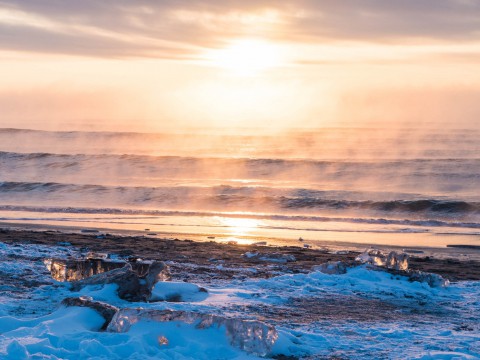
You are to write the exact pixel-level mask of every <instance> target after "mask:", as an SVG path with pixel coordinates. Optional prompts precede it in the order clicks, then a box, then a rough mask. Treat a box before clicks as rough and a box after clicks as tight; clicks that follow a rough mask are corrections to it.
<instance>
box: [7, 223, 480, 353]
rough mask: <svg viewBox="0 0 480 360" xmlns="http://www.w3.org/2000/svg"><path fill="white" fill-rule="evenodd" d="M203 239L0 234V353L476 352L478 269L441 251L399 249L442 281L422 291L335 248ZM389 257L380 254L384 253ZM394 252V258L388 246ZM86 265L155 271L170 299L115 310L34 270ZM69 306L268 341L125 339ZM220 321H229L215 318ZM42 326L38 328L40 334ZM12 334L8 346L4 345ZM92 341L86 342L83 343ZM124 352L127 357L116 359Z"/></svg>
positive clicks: (121, 304)
mask: <svg viewBox="0 0 480 360" xmlns="http://www.w3.org/2000/svg"><path fill="white" fill-rule="evenodd" d="M82 230H83V231H82ZM214 240H215V239H208V238H207V239H206V240H204V241H193V240H189V239H178V238H161V237H157V236H154V235H152V234H150V235H147V234H143V235H135V236H132V235H126V234H122V235H118V234H116V235H112V234H110V233H107V232H101V231H98V230H93V229H81V230H80V229H77V230H73V229H70V230H69V231H64V230H63V231H59V230H58V229H52V230H46V231H45V230H43V231H41V230H38V229H37V230H28V229H19V228H9V227H3V228H2V229H1V230H0V260H1V261H0V289H2V292H1V293H0V294H1V296H0V304H2V305H1V306H0V353H3V355H2V356H5V357H6V358H12V359H14V358H20V357H21V356H27V357H28V356H31V355H35V354H37V356H44V357H48V356H57V357H61V358H62V357H63V358H72V359H73V358H75V359H77V358H78V359H81V358H85V357H93V358H95V356H97V357H98V358H102V356H104V357H106V358H118V357H119V356H142V357H144V358H152V359H153V358H158V357H160V358H171V357H174V356H183V357H185V358H190V357H192V356H193V357H195V358H197V359H208V358H212V357H214V358H224V356H225V354H228V357H229V358H232V359H260V357H261V358H264V357H267V358H274V359H324V358H328V359H334V358H335V359H336V358H364V357H372V356H373V357H376V358H381V359H383V358H385V359H389V358H392V356H391V355H392V354H391V353H390V349H391V348H392V346H394V344H396V346H398V344H401V346H402V348H403V350H402V354H405V353H406V352H408V353H409V354H411V357H412V358H424V357H425V356H434V355H432V354H437V355H440V356H451V354H452V350H446V349H452V346H454V349H455V353H458V354H462V356H476V355H477V354H479V351H480V349H479V348H477V347H476V346H475V345H474V342H472V341H473V338H475V336H476V334H478V331H479V330H480V329H479V328H478V322H477V321H476V315H475V313H476V310H475V309H476V308H477V303H476V301H477V300H475V299H477V298H478V294H479V291H480V288H479V287H478V284H479V280H480V270H479V268H480V267H479V262H478V261H476V260H472V259H459V258H458V257H456V258H452V257H450V258H449V257H448V256H445V254H443V256H441V257H439V258H435V257H433V256H429V255H426V254H425V253H424V252H422V251H425V249H424V250H419V249H409V250H410V251H411V252H413V253H411V254H410V256H409V259H408V265H409V269H410V270H409V271H411V272H412V273H413V274H415V273H419V274H424V273H433V274H437V275H440V276H441V277H440V278H439V279H444V280H442V281H445V280H449V281H447V282H446V283H443V282H442V283H438V282H434V283H426V282H423V280H419V279H416V280H414V279H413V278H411V279H410V280H409V278H408V277H406V276H407V273H405V272H402V271H400V272H399V271H396V270H393V269H392V270H389V269H386V268H382V267H377V266H373V267H372V266H371V265H362V263H361V262H359V260H358V259H359V255H361V252H359V251H355V250H351V249H347V248H345V249H343V250H338V247H337V248H336V249H335V250H334V249H330V250H329V249H328V248H327V247H325V248H321V249H320V248H317V249H311V248H304V247H303V246H268V245H265V243H263V242H262V243H260V244H256V245H252V244H249V245H246V244H238V243H233V242H230V243H224V242H223V243H222V242H215V241H214ZM391 250H392V249H391V248H390V249H389V248H388V247H384V248H383V249H382V251H383V252H384V253H388V252H389V251H391ZM396 251H398V252H399V253H400V252H401V250H400V249H398V248H397V249H396ZM89 257H90V258H91V257H93V258H95V257H98V258H99V259H100V258H101V259H107V260H95V261H113V262H114V263H117V262H119V261H120V262H124V261H134V262H138V261H141V262H145V263H151V262H152V261H160V262H161V263H165V264H167V265H168V269H169V270H168V271H169V274H170V277H169V279H168V281H163V282H159V283H157V285H155V287H154V289H153V294H157V295H156V296H160V294H166V295H162V296H168V299H170V300H168V299H167V300H156V301H147V302H143V301H140V302H138V300H137V302H131V301H126V300H124V299H122V298H119V295H118V294H117V292H116V291H117V290H116V289H117V285H115V284H109V283H97V285H94V286H86V287H84V288H81V289H80V290H79V289H76V290H75V289H73V288H70V285H69V283H68V282H59V281H56V280H54V279H53V278H52V276H53V275H52V276H51V275H50V272H49V271H48V269H47V266H46V264H47V263H49V262H50V261H52V259H57V260H56V261H57V262H58V261H60V262H61V261H77V260H78V259H88V258H89ZM62 259H64V260H62ZM75 259H77V260H75ZM108 259H112V260H108ZM81 261H88V260H81ZM325 263H328V264H345V265H341V266H340V269H342V267H343V266H346V270H341V271H340V272H338V273H335V272H332V273H330V272H328V271H327V272H326V273H324V272H323V271H325V270H322V266H321V264H325ZM335 266H336V265H335ZM437 275H434V276H437ZM433 279H435V278H433ZM425 281H426V280H425ZM435 281H436V280H435ZM441 284H444V285H441ZM445 284H446V285H445ZM118 286H121V284H118ZM168 294H170V295H168ZM72 297H73V298H76V299H79V300H75V301H77V302H78V301H87V302H88V301H93V302H95V303H98V304H100V305H95V306H97V307H98V306H100V307H101V306H107V305H101V304H108V306H114V307H115V309H117V310H114V311H117V312H118V311H120V310H118V309H124V310H122V311H127V312H128V311H137V312H138V311H139V310H129V309H144V310H142V311H144V312H146V314H153V313H154V312H157V313H158V312H160V313H161V314H164V313H165V311H167V313H166V314H167V315H168V314H178V315H168V316H179V317H185V316H187V315H186V314H192V315H188V316H190V317H192V316H200V315H198V314H205V315H202V316H210V317H211V316H214V319H219V320H215V321H247V322H246V323H245V324H250V325H252V326H254V325H253V324H257V323H255V322H259V323H258V324H259V325H258V326H268V327H270V329H271V330H269V331H273V333H272V334H275V336H274V337H273V338H272V339H270V340H269V341H267V342H264V341H266V340H265V339H263V340H261V341H260V339H262V338H257V339H256V340H255V343H256V344H257V345H255V347H243V345H242V346H240V347H238V346H235V345H232V344H234V343H235V342H232V340H231V338H230V340H228V339H229V336H231V335H228V336H227V338H226V339H224V336H225V333H224V330H222V329H223V327H222V326H220V325H219V326H220V327H219V328H218V330H215V333H214V334H213V333H212V331H213V329H212V330H201V328H200V329H199V328H198V327H197V328H190V327H189V326H190V325H188V324H189V322H188V321H190V320H186V321H187V322H186V323H182V321H180V322H177V324H178V325H176V326H177V328H176V330H175V331H173V332H172V330H169V328H168V326H169V325H168V322H167V323H165V322H160V323H155V322H154V323H151V321H149V320H148V319H145V320H144V321H142V320H140V322H139V323H138V324H137V325H135V326H134V327H133V328H132V329H131V330H129V331H128V332H127V334H128V336H127V337H125V336H124V335H127V334H116V333H115V331H113V330H109V331H106V332H105V331H102V330H101V329H100V327H101V324H102V323H103V322H104V320H102V321H100V320H99V319H98V313H97V310H93V308H92V309H90V308H88V306H87V305H81V306H80V307H78V305H77V306H75V305H74V306H73V307H66V306H65V305H62V304H64V300H65V299H67V298H72ZM89 299H91V300H89ZM172 311H173V313H172ZM160 313H158V314H160ZM195 314H197V315H195ZM145 316H147V315H145ZM224 317H225V319H231V320H222V319H224ZM109 321H111V322H113V321H114V320H109ZM252 321H253V323H252ZM19 322H20V323H19ZM15 324H17V325H15ZM19 324H23V325H22V326H21V327H19ZM46 324H49V325H46ZM66 324H69V325H67V326H65V325H66ZM154 324H156V325H154ZM194 324H195V321H194ZM239 324H240V323H239ZM260 324H265V325H260ZM250 325H249V326H250ZM45 326H48V328H49V329H50V330H48V331H47V332H45V330H44V329H45ZM236 326H240V328H241V326H243V325H236ZM255 326H257V325H255ZM110 327H111V326H110ZM70 328H71V330H70ZM227 329H228V327H227ZM179 330H180V331H179ZM112 331H113V332H112ZM445 331H448V334H446V333H445ZM158 334H164V335H162V336H164V337H162V340H161V341H160V340H159V343H156V342H155V343H153V342H151V341H149V340H148V339H149V338H151V337H156V336H157V335H158ZM174 334H177V335H174ZM187 334H190V335H187ZM227 334H228V332H227ZM188 336H194V337H195V339H198V341H200V342H199V343H197V341H196V340H195V341H194V342H193V343H194V344H197V345H196V348H195V349H196V350H191V349H189V348H188V347H184V345H185V344H187V343H191V341H192V338H189V337H188ZM238 336H240V335H238ZM272 336H273V335H272ZM12 337H13V338H15V339H18V341H19V342H13V343H12V342H10V341H9V339H11V338H12ZM365 337H368V338H369V344H370V345H369V346H368V347H365V345H364V344H365ZM27 339H35V340H34V341H33V342H29V341H27ZM92 339H96V340H94V342H93V343H92V342H91V341H92ZM159 339H160V336H159ZM214 339H216V340H214ZM222 339H224V340H222ZM212 341H213V342H212ZM87 342H88V343H89V344H90V345H89V346H86V343H87ZM165 343H166V344H167V345H162V344H165ZM7 344H9V345H8V346H7ZM12 344H13V345H12ZM260 344H262V345H260ZM447 344H448V345H447ZM127 348H128V349H129V350H128V351H126V350H121V349H127ZM432 349H437V350H432ZM125 351H126V352H125ZM203 351H206V353H205V355H203V353H202V352H203ZM42 354H43V355H42ZM99 354H103V355H99ZM120 354H123V355H120ZM19 356H20V357H19ZM259 356H260V357H259ZM435 356H436V355H435Z"/></svg>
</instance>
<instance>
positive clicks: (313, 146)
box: [0, 125, 480, 247]
mask: <svg viewBox="0 0 480 360" xmlns="http://www.w3.org/2000/svg"><path fill="white" fill-rule="evenodd" d="M479 138H480V129H475V128H474V129H471V128H470V129H452V128H448V129H447V128H437V127H435V126H434V125H431V126H429V127H423V128H422V129H421V130H420V129H415V128H413V127H411V128H408V127H403V128H398V129H390V128H388V127H387V126H383V127H382V126H381V125H377V126H375V127H373V126H372V127H359V128H355V127H338V128H333V127H332V128H320V129H289V130H288V131H287V130H285V131H281V132H280V131H278V132H275V133H271V132H268V131H266V130H261V129H260V130H259V129H236V130H229V131H221V130H218V129H217V130H215V129H190V130H188V129H185V130H182V131H166V132H160V133H135V132H131V133H127V132H95V131H41V130H31V129H11V128H3V129H0V226H1V223H4V224H6V223H8V224H12V223H13V224H18V226H26V225H27V224H29V225H32V224H34V225H36V226H39V227H45V228H49V227H52V226H54V227H67V228H77V229H78V228H81V229H102V230H109V231H130V232H140V233H145V232H148V233H149V234H152V233H155V234H157V235H165V236H175V237H184V238H187V237H189V238H194V239H198V240H212V239H215V240H217V241H237V242H240V243H251V242H255V241H259V240H265V239H267V240H268V241H269V242H271V243H282V244H291V245H298V244H299V240H300V241H302V242H303V243H304V244H307V245H306V246H316V245H318V244H320V243H325V242H329V243H331V244H332V245H333V244H340V243H344V242H347V243H361V244H369V243H373V244H376V243H377V244H387V245H399V246H426V247H428V246H446V245H454V244H455V245H480V191H479V189H480V141H478V139H479ZM146 229H147V230H146Z"/></svg>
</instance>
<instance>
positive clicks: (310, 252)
mask: <svg viewBox="0 0 480 360" xmlns="http://www.w3.org/2000/svg"><path fill="white" fill-rule="evenodd" d="M0 242H4V243H8V244H15V243H32V244H43V245H54V246H57V245H66V246H74V247H76V248H80V249H81V250H82V251H85V252H87V251H94V252H102V253H109V254H118V255H120V256H132V257H138V258H142V259H152V260H161V261H168V262H170V266H171V268H172V275H173V278H174V279H176V280H183V281H196V282H201V283H209V282H210V281H215V280H216V281H218V280H222V279H224V280H229V279H232V278H245V277H271V276H276V275H279V274H285V273H301V272H309V271H311V269H312V267H313V266H315V265H319V264H321V263H324V262H327V261H344V262H352V261H353V260H354V259H355V257H356V256H357V255H358V254H359V252H358V251H348V250H346V251H340V252H339V251H329V250H326V249H308V248H302V247H297V246H280V247H274V246H257V245H240V244H226V243H218V242H214V241H207V242H197V241H192V240H179V239H164V238H156V237H151V236H118V235H110V234H101V235H99V234H98V233H85V234H84V233H65V232H60V231H31V230H15V229H6V228H4V229H0ZM69 244H70V245H69ZM246 252H259V253H261V254H265V255H269V254H280V255H281V256H288V255H292V256H294V258H295V261H289V262H284V263H282V262H272V261H263V260H260V259H258V257H252V258H248V257H246V256H244V254H245V253H246ZM410 268H411V269H414V270H421V271H426V272H433V273H436V274H439V275H442V276H443V277H445V278H447V279H449V280H450V281H461V280H480V262H479V261H476V260H461V259H455V258H435V257H431V256H425V255H424V254H414V255H411V257H410ZM252 269H254V271H252Z"/></svg>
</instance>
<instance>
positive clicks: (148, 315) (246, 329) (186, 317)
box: [107, 308, 278, 356]
mask: <svg viewBox="0 0 480 360" xmlns="http://www.w3.org/2000/svg"><path fill="white" fill-rule="evenodd" d="M139 321H149V322H152V321H157V322H168V321H178V322H183V323H186V324H195V327H196V328H197V329H207V328H212V327H216V328H220V327H222V328H225V333H226V336H227V338H228V339H229V341H230V344H231V345H233V346H235V347H237V348H239V349H241V350H244V351H246V352H248V353H251V354H254V355H257V356H265V355H267V354H268V353H269V352H270V350H271V349H272V346H273V344H274V343H275V342H276V340H277V339H278V333H277V331H276V330H275V328H274V327H273V326H271V325H267V324H265V323H263V322H260V321H253V320H241V319H231V318H226V317H222V316H217V315H211V314H201V313H196V312H189V311H172V310H155V309H142V308H138V309H128V308H127V309H121V310H120V311H118V312H117V313H116V314H115V316H114V317H113V319H112V321H111V322H110V324H109V325H108V327H107V331H111V332H127V331H129V329H130V327H131V326H132V325H133V324H135V323H137V322H139ZM165 336H166V337H167V338H168V334H165Z"/></svg>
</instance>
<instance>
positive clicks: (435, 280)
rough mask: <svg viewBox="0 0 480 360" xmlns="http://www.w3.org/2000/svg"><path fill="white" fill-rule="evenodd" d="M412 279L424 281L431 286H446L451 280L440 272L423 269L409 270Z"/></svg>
mask: <svg viewBox="0 0 480 360" xmlns="http://www.w3.org/2000/svg"><path fill="white" fill-rule="evenodd" d="M409 278H410V281H418V282H424V283H427V284H428V285H430V287H446V286H448V285H450V281H449V280H448V279H445V278H444V277H443V276H441V275H438V274H432V273H426V272H423V271H409Z"/></svg>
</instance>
